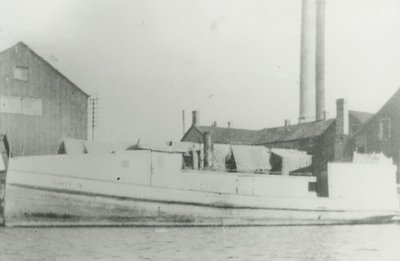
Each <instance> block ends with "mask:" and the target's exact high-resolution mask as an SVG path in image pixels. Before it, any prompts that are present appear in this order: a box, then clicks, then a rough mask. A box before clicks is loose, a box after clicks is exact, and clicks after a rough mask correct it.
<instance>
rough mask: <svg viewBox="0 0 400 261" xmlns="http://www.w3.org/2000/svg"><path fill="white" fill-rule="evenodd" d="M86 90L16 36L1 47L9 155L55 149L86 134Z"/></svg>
mask: <svg viewBox="0 0 400 261" xmlns="http://www.w3.org/2000/svg"><path fill="white" fill-rule="evenodd" d="M87 103H88V94H87V93H85V92H84V91H82V90H81V89H80V88H79V87H78V86H76V85H75V84H74V83H73V82H72V81H70V80H69V79H68V78H67V77H65V76H64V75H63V74H62V73H60V72H59V71H58V70H57V69H56V68H54V67H53V66H52V65H51V64H49V63H48V62H47V61H45V60H44V59H43V58H42V57H40V56H39V55H38V54H36V53H35V52H34V51H33V50H31V49H30V48H29V47H28V46H27V45H26V44H24V43H22V42H19V43H18V44H16V45H15V46H12V47H11V48H9V49H6V50H4V51H2V52H1V53H0V133H1V134H5V135H7V137H8V141H9V143H10V147H11V151H12V155H13V156H22V155H40V154H53V153H56V151H57V148H58V146H59V144H60V143H61V140H62V139H64V138H75V139H86V138H87V117H88V113H87V106H88V104H87Z"/></svg>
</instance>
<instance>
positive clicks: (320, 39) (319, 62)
mask: <svg viewBox="0 0 400 261" xmlns="http://www.w3.org/2000/svg"><path fill="white" fill-rule="evenodd" d="M316 5H317V11H316V38H315V39H316V49H315V51H316V60H315V66H316V67H315V71H316V74H315V84H316V86H315V117H316V120H317V121H320V120H324V118H325V115H324V114H325V0H317V2H316Z"/></svg>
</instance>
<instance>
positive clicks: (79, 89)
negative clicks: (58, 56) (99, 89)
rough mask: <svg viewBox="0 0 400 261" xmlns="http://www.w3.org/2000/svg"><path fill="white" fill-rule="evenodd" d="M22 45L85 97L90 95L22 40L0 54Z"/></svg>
mask: <svg viewBox="0 0 400 261" xmlns="http://www.w3.org/2000/svg"><path fill="white" fill-rule="evenodd" d="M20 46H21V47H23V48H26V49H27V50H29V51H30V52H31V53H32V54H33V55H34V56H36V57H37V58H38V59H39V60H41V61H42V62H44V63H45V64H47V65H48V66H49V67H50V68H51V69H52V70H53V71H55V72H56V73H57V74H59V75H60V76H61V77H62V78H64V79H65V80H66V81H67V82H69V83H70V84H71V85H72V86H74V87H75V88H76V89H77V90H78V91H80V92H82V93H83V94H84V95H86V96H87V97H89V96H90V95H89V94H87V93H86V92H85V91H83V90H82V89H81V88H79V87H78V86H77V85H76V84H75V83H73V82H72V81H71V80H70V79H68V78H67V77H66V76H65V75H64V74H62V73H61V72H60V71H59V70H57V69H56V68H55V67H54V66H53V65H51V64H50V63H49V62H48V61H46V60H45V59H44V58H43V57H41V56H40V55H38V54H37V53H35V52H34V51H33V50H32V49H31V48H30V47H29V46H28V45H26V44H25V43H23V42H18V43H17V44H15V45H13V46H11V47H10V48H7V49H6V50H4V51H1V52H0V54H2V53H5V52H7V51H9V50H10V49H14V48H16V47H20Z"/></svg>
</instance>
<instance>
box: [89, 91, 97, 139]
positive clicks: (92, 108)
mask: <svg viewBox="0 0 400 261" xmlns="http://www.w3.org/2000/svg"><path fill="white" fill-rule="evenodd" d="M98 102H99V98H98V97H97V96H94V97H90V98H89V108H90V113H89V114H90V127H91V128H92V140H94V129H95V127H96V116H97V115H96V109H97V104H98Z"/></svg>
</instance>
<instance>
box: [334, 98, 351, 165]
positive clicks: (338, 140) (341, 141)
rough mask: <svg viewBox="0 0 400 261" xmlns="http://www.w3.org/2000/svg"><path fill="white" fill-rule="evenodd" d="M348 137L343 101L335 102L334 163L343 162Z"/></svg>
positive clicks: (347, 124)
mask: <svg viewBox="0 0 400 261" xmlns="http://www.w3.org/2000/svg"><path fill="white" fill-rule="evenodd" d="M348 135H349V111H348V108H347V102H346V100H345V99H337V100H336V122H335V152H334V153H335V154H334V155H335V156H334V160H335V161H345V160H346V158H345V149H346V145H347V138H348Z"/></svg>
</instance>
